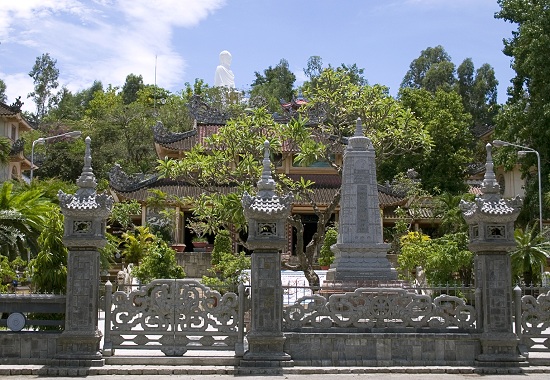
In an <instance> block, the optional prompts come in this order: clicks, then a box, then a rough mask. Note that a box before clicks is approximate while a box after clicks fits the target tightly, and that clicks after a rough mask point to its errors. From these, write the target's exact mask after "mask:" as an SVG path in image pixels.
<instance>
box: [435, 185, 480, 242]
mask: <svg viewBox="0 0 550 380" xmlns="http://www.w3.org/2000/svg"><path fill="white" fill-rule="evenodd" d="M463 199H464V200H466V201H469V202H472V201H473V200H474V195H473V194H462V195H452V194H450V193H443V194H441V195H439V196H437V197H436V198H435V210H434V215H436V216H437V217H439V218H440V223H439V233H440V235H441V236H442V235H445V234H454V233H458V232H464V233H466V232H468V224H467V223H466V221H465V220H464V217H463V216H462V210H461V209H460V201H461V200H463Z"/></svg>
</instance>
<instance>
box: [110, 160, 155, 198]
mask: <svg viewBox="0 0 550 380" xmlns="http://www.w3.org/2000/svg"><path fill="white" fill-rule="evenodd" d="M158 179H159V178H158V176H157V175H148V176H146V175H145V174H141V173H140V174H135V175H128V174H126V173H125V172H124V171H123V170H122V168H121V167H120V165H119V164H115V166H113V168H112V169H111V171H110V172H109V185H110V186H111V187H112V188H113V189H115V190H116V191H121V192H131V191H135V190H138V189H141V188H144V187H146V186H149V185H151V184H154V183H155V182H157V181H158Z"/></svg>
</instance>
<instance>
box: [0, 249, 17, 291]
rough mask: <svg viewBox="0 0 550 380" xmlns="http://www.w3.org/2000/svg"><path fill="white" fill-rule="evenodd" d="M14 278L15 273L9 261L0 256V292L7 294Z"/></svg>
mask: <svg viewBox="0 0 550 380" xmlns="http://www.w3.org/2000/svg"><path fill="white" fill-rule="evenodd" d="M14 278H16V273H15V270H14V268H13V266H12V265H11V263H10V261H9V260H8V258H7V257H6V256H0V292H2V293H4V292H7V291H8V290H9V289H10V285H11V283H12V280H13V279H14Z"/></svg>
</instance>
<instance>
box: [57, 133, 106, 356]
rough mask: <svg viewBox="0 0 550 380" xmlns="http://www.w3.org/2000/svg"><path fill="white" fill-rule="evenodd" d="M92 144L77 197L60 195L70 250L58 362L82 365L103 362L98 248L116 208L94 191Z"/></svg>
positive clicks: (64, 236) (104, 241)
mask: <svg viewBox="0 0 550 380" xmlns="http://www.w3.org/2000/svg"><path fill="white" fill-rule="evenodd" d="M90 141H91V140H90V137H87V138H86V153H85V157H84V169H83V170H82V174H81V176H80V178H79V179H78V180H77V185H78V186H79V189H78V190H77V191H76V194H74V195H70V194H65V193H64V192H63V191H61V190H60V191H59V194H58V197H59V202H60V206H61V212H62V213H63V216H64V235H63V243H64V244H65V246H66V247H67V249H68V250H69V255H68V259H67V295H66V297H67V301H66V314H65V331H63V333H62V334H61V337H60V342H61V345H62V350H61V352H60V354H59V355H58V358H59V359H66V360H74V361H75V362H76V363H77V364H83V365H90V361H92V362H94V361H96V360H100V359H101V353H100V351H99V343H100V340H101V331H99V328H98V310H99V307H98V306H99V305H98V303H99V282H100V277H99V252H98V248H101V247H103V246H104V245H105V244H106V242H107V240H106V238H105V229H106V220H107V217H108V216H109V214H110V212H111V209H112V206H113V198H112V197H111V196H109V195H107V194H97V193H96V191H95V189H96V186H97V184H96V180H95V176H94V173H93V171H92V166H91V161H92V157H91V150H90ZM100 362H101V361H100Z"/></svg>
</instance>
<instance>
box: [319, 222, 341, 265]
mask: <svg viewBox="0 0 550 380" xmlns="http://www.w3.org/2000/svg"><path fill="white" fill-rule="evenodd" d="M337 239H338V230H337V229H336V227H330V228H328V229H327V231H326V232H325V239H324V240H323V245H322V246H321V252H320V253H319V259H318V262H319V265H320V266H321V269H329V267H330V264H332V263H333V262H334V252H332V250H331V249H330V247H331V246H332V245H333V244H336V241H337Z"/></svg>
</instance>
